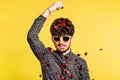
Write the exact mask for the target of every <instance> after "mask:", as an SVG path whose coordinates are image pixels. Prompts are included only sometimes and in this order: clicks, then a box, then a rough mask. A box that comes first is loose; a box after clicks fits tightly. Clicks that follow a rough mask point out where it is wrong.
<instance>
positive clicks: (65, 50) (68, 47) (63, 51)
mask: <svg viewBox="0 0 120 80" xmlns="http://www.w3.org/2000/svg"><path fill="white" fill-rule="evenodd" d="M57 46H58V47H59V46H64V47H66V45H63V44H58V45H57ZM69 49H70V45H69V46H67V48H66V49H64V50H60V49H59V48H57V51H59V52H60V53H65V52H67V51H68V50H69Z"/></svg>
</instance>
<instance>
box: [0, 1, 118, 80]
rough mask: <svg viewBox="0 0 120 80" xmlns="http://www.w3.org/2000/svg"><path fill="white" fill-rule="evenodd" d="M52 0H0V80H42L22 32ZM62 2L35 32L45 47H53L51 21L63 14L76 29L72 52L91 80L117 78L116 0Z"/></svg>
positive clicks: (24, 34)
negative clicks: (61, 7) (78, 57)
mask: <svg viewBox="0 0 120 80" xmlns="http://www.w3.org/2000/svg"><path fill="white" fill-rule="evenodd" d="M54 1H55V0H0V80H42V78H40V77H39V75H40V74H41V69H40V63H39V61H38V60H37V58H36V57H35V56H34V54H33V53H32V51H31V49H30V47H29V45H28V43H27V41H26V35H27V32H28V30H29V28H30V27H31V25H32V23H33V21H34V19H35V18H37V17H38V16H39V15H40V14H41V13H42V12H43V11H44V10H45V9H46V8H48V7H49V6H50V5H51V3H53V2H54ZM63 4H64V9H63V10H60V11H57V12H54V13H53V14H51V15H50V16H49V17H48V19H47V21H46V23H45V25H44V28H43V29H42V31H41V34H40V35H39V36H41V39H42V41H43V42H44V43H45V46H46V47H48V46H50V47H52V48H54V46H53V43H52V41H51V39H50V37H51V36H50V33H49V26H50V24H51V23H52V21H53V20H54V19H55V18H57V17H67V18H69V19H71V20H72V21H73V24H74V25H75V29H76V31H75V35H74V42H73V43H72V46H71V47H72V51H73V52H75V53H76V54H77V53H80V54H81V57H83V58H84V59H86V61H87V63H88V67H89V73H90V77H91V80H92V79H95V80H120V1H119V0H64V1H63ZM101 48H102V49H103V50H100V49H101ZM85 52H87V53H88V55H87V56H85V55H84V53H85Z"/></svg>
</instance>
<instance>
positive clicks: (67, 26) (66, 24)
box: [50, 18, 74, 36]
mask: <svg viewBox="0 0 120 80" xmlns="http://www.w3.org/2000/svg"><path fill="white" fill-rule="evenodd" d="M50 32H51V35H52V36H61V35H70V36H73V34H74V25H73V24H72V21H70V20H69V19H68V18H57V19H55V20H54V21H53V23H52V24H51V26H50Z"/></svg>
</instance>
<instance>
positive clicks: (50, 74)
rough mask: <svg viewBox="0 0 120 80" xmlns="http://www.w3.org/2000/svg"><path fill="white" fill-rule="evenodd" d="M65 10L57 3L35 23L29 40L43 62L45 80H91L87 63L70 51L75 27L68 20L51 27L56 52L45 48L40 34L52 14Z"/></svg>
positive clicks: (34, 51)
mask: <svg viewBox="0 0 120 80" xmlns="http://www.w3.org/2000/svg"><path fill="white" fill-rule="evenodd" d="M62 8H63V4H62V2H55V3H54V4H53V5H52V6H50V7H49V8H48V9H47V10H45V12H44V13H43V14H42V15H40V16H39V17H38V18H37V19H36V20H35V21H34V23H33V25H32V27H31V29H30V30H29V32H28V35H27V40H28V42H29V44H30V47H31V49H32V51H33V53H34V54H35V56H36V57H37V58H38V60H39V61H40V62H41V66H42V73H43V80H90V78H89V73H88V68H87V64H86V61H85V60H84V59H82V58H80V57H78V56H76V55H75V54H74V53H73V52H72V51H71V49H70V45H71V41H72V40H73V34H74V25H73V24H72V22H71V21H70V20H69V19H67V18H58V19H56V20H55V21H54V22H53V23H52V25H51V27H50V31H51V35H52V41H53V43H54V45H55V47H56V50H55V51H54V50H52V48H50V47H49V48H45V46H44V44H43V43H42V42H41V41H40V39H39V38H38V34H39V32H40V30H41V28H42V26H43V24H44V22H45V21H46V19H47V17H48V15H50V13H52V12H54V11H56V10H60V9H62Z"/></svg>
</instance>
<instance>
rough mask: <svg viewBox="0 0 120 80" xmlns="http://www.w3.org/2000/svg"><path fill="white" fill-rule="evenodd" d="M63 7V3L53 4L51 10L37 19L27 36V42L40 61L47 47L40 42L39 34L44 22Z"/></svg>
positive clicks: (48, 9)
mask: <svg viewBox="0 0 120 80" xmlns="http://www.w3.org/2000/svg"><path fill="white" fill-rule="evenodd" d="M62 7H63V5H62V2H61V1H60V2H55V3H53V4H52V5H51V6H50V7H49V8H47V9H46V10H45V11H44V12H43V14H42V15H40V16H39V17H38V18H36V19H35V21H34V23H33V25H32V27H31V28H30V30H29V32H28V34H27V41H28V43H29V45H30V47H31V49H32V51H33V53H34V54H35V56H36V57H37V58H38V60H40V58H41V55H40V54H42V53H45V50H46V48H45V46H44V44H43V43H42V42H41V41H40V39H39V37H38V34H39V32H40V30H41V28H42V26H43V25H44V22H45V21H46V19H47V17H48V15H50V13H52V12H54V11H56V10H59V9H61V8H62Z"/></svg>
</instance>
